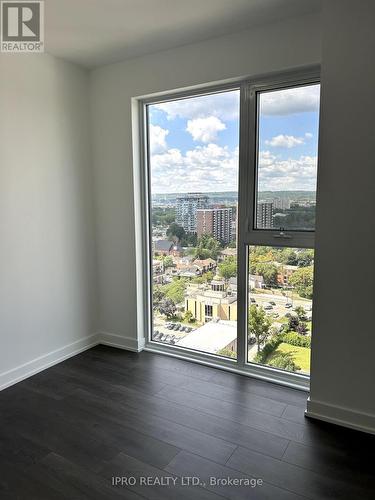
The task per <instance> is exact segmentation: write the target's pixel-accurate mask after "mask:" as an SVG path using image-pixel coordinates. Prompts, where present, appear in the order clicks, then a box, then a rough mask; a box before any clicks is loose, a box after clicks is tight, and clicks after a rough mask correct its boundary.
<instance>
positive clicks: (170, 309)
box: [158, 298, 177, 319]
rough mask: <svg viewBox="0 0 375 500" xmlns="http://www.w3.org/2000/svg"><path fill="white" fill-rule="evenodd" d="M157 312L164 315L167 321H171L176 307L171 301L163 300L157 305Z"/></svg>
mask: <svg viewBox="0 0 375 500" xmlns="http://www.w3.org/2000/svg"><path fill="white" fill-rule="evenodd" d="M158 310H159V312H160V314H164V316H166V317H167V319H171V318H173V317H174V316H175V314H176V311H177V307H176V304H175V303H174V302H173V300H172V299H168V298H164V299H163V300H162V301H161V302H160V304H159V305H158Z"/></svg>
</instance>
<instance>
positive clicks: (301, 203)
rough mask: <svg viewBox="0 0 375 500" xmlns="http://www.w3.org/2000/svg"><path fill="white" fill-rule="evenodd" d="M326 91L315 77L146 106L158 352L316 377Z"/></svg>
mask: <svg viewBox="0 0 375 500" xmlns="http://www.w3.org/2000/svg"><path fill="white" fill-rule="evenodd" d="M319 92H320V86H319V83H318V77H317V75H316V73H313V72H310V73H309V74H306V73H304V74H303V73H300V74H298V75H288V76H285V77H279V78H277V79H270V80H269V81H267V80H265V81H261V82H255V83H254V82H242V83H241V84H239V85H238V86H236V85H233V86H229V87H222V88H219V89H216V90H215V91H214V92H211V93H204V94H201V95H192V94H190V95H189V94H187V95H181V96H177V97H173V96H172V97H170V98H163V99H161V100H159V101H152V100H150V101H148V102H145V103H144V104H143V105H144V107H143V108H142V109H143V110H145V115H144V116H145V117H146V133H147V159H148V162H147V163H148V176H147V179H146V180H145V184H147V189H148V196H147V199H148V200H149V204H148V208H149V211H148V217H149V238H148V248H149V257H150V273H149V275H148V277H147V278H149V279H148V280H147V283H149V286H150V289H151V290H150V299H151V300H150V302H151V304H150V311H151V321H150V323H151V324H150V330H151V334H150V341H151V342H152V346H155V345H157V346H158V348H162V350H163V349H167V350H168V349H177V350H179V351H180V352H186V351H187V350H188V351H190V352H191V353H192V356H193V357H194V356H195V354H194V352H195V353H196V352H199V353H202V354H205V355H210V356H212V355H214V356H216V357H217V358H215V359H217V363H224V364H225V363H236V364H237V367H239V368H240V369H243V370H245V371H246V370H250V371H251V370H253V371H254V370H255V371H257V372H259V370H265V368H264V366H267V370H268V371H267V373H271V372H270V370H269V368H272V373H273V375H272V376H273V377H276V378H278V377H279V380H285V379H287V380H289V381H290V380H292V379H293V380H296V379H295V377H296V376H297V375H298V377H299V379H298V380H302V379H303V380H305V379H306V377H307V376H308V374H309V363H310V345H311V335H312V296H313V268H314V232H315V208H316V180H317V157H318V150H317V147H318V146H317V144H318V127H319ZM240 109H241V120H240ZM197 355H198V354H197ZM228 358H230V359H228ZM283 377H284V378H283ZM288 377H292V378H288ZM293 377H294V378H293ZM306 380H307V379H306ZM301 384H302V382H301Z"/></svg>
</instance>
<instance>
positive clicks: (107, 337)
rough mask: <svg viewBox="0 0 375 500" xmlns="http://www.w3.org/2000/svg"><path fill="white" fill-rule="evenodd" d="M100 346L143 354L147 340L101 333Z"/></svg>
mask: <svg viewBox="0 0 375 500" xmlns="http://www.w3.org/2000/svg"><path fill="white" fill-rule="evenodd" d="M99 344H103V345H108V346H111V347H117V348H118V349H125V350H126V351H133V352H141V351H142V350H143V348H144V346H145V340H144V339H143V340H142V341H139V340H138V339H134V338H131V337H124V336H122V335H118V334H116V333H109V332H100V333H99Z"/></svg>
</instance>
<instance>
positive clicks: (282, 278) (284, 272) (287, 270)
mask: <svg viewBox="0 0 375 500" xmlns="http://www.w3.org/2000/svg"><path fill="white" fill-rule="evenodd" d="M275 264H277V266H278V268H277V283H278V284H279V285H281V286H289V278H290V277H291V276H292V274H293V273H295V272H296V271H297V269H299V267H298V266H290V265H286V264H279V263H275Z"/></svg>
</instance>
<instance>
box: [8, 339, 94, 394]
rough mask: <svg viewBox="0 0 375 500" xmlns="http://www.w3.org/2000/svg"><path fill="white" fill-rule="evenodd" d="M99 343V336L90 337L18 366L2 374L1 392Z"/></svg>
mask: <svg viewBox="0 0 375 500" xmlns="http://www.w3.org/2000/svg"><path fill="white" fill-rule="evenodd" d="M98 343H99V335H98V334H93V335H89V336H88V337H84V338H82V339H80V340H77V341H76V342H72V343H71V344H68V345H65V346H63V347H61V348H59V349H56V350H55V351H51V352H49V353H47V354H44V355H43V356H39V357H38V358H35V359H32V360H31V361H28V362H27V363H24V364H23V365H20V366H16V367H15V368H12V369H11V370H8V371H6V372H3V373H0V391H1V390H3V389H6V388H7V387H9V386H11V385H13V384H16V383H17V382H21V380H24V379H25V378H28V377H31V376H32V375H35V374H36V373H38V372H41V371H43V370H45V369H46V368H49V367H50V366H53V365H56V364H57V363H61V361H64V360H65V359H67V358H70V357H72V356H75V355H76V354H79V353H80V352H82V351H86V350H87V349H90V348H91V347H94V346H96V345H97V344H98Z"/></svg>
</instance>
